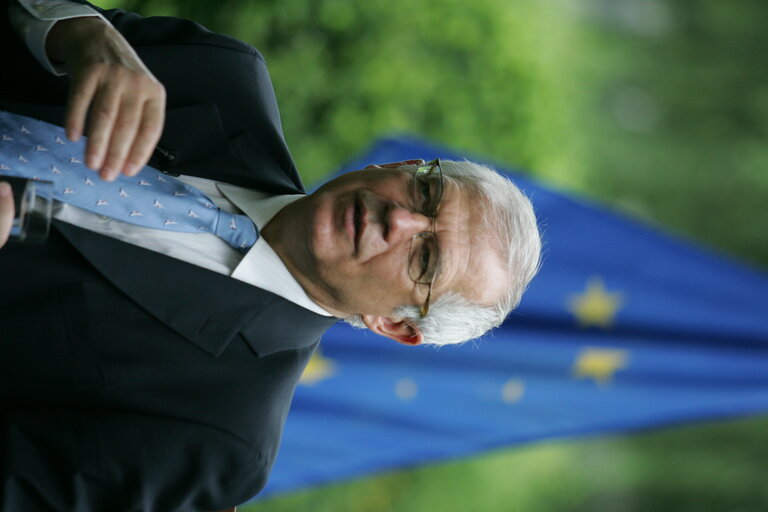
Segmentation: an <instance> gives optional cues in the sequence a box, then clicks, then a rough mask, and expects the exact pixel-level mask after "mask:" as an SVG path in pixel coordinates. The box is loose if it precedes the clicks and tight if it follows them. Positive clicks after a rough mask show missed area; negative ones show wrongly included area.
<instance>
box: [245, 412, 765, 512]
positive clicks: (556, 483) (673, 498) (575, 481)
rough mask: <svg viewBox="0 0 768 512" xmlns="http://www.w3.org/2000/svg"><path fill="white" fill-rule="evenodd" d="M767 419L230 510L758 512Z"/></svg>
mask: <svg viewBox="0 0 768 512" xmlns="http://www.w3.org/2000/svg"><path fill="white" fill-rule="evenodd" d="M766 428H768V418H766V417H763V418H758V419H754V420H748V421H747V420H738V421H732V422H729V423H720V424H711V425H706V426H695V427H687V428H675V429H666V430H663V431H656V432H652V433H645V434H640V435H635V436H631V437H624V436H622V437H618V436H616V437H602V438H600V439H586V440H584V439H581V440H571V441H568V442H563V441H560V442H556V443H545V444H540V445H534V446H527V447H523V448H516V449H509V450H504V451H500V452H495V453H492V454H489V455H485V456H482V457H478V458H475V459H472V460H463V461H458V462H447V463H443V464H438V465H435V466H431V467H426V468H424V467H422V468H418V469H411V470H406V471H400V472H395V473H388V474H384V475H379V476H376V477H372V478H367V479H364V480H360V481H357V482H348V483H343V484H336V485H331V486H327V487H324V488H320V489H311V490H308V491H303V492H299V493H295V494H292V495H290V496H285V497H277V498H273V499H268V500H264V501H260V502H256V503H253V504H250V505H247V506H243V507H240V509H239V510H241V511H242V512H267V511H269V512H294V511H297V510H302V511H303V510H311V511H312V512H337V511H338V510H355V511H357V512H390V511H397V512H423V511H425V510H440V511H441V512H465V511H466V510H478V511H484V512H485V511H499V512H554V511H558V512H559V511H563V510H565V511H568V512H614V511H621V512H646V511H653V512H688V511H690V512H694V511H696V512H700V511H717V510H729V511H739V512H760V511H763V510H766V509H767V508H768V488H766V487H765V485H764V484H763V480H764V468H765V460H766V457H768V438H766V436H765V431H766Z"/></svg>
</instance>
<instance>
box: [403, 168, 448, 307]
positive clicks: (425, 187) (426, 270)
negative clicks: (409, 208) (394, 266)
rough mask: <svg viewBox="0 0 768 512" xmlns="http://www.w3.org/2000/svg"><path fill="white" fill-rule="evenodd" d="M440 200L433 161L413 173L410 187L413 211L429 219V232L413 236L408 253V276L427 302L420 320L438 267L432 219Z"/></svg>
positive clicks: (438, 177) (440, 181)
mask: <svg viewBox="0 0 768 512" xmlns="http://www.w3.org/2000/svg"><path fill="white" fill-rule="evenodd" d="M442 198H443V169H442V167H440V159H439V158H436V159H434V160H432V161H431V162H427V163H426V164H424V165H421V166H419V167H417V168H416V169H415V170H414V171H413V183H412V184H411V200H412V201H413V206H414V210H415V211H416V212H417V213H420V214H422V215H424V216H426V217H430V218H431V219H432V230H431V231H422V232H421V233H417V234H415V235H413V238H411V246H410V250H409V252H408V276H409V277H410V278H411V279H412V280H413V282H414V283H416V284H420V285H426V286H427V287H428V288H427V300H425V301H424V305H423V306H421V310H420V313H421V316H422V318H423V317H425V316H427V313H428V312H429V300H430V298H431V296H432V285H433V284H434V282H435V276H436V275H437V271H438V269H439V267H440V248H439V246H438V245H437V235H436V234H435V219H436V218H437V210H438V208H439V207H440V201H441V200H442Z"/></svg>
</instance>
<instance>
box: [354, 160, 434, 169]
mask: <svg viewBox="0 0 768 512" xmlns="http://www.w3.org/2000/svg"><path fill="white" fill-rule="evenodd" d="M406 165H424V160H422V159H420V158H419V159H416V160H403V161H402V162H391V163H388V164H371V165H369V166H366V169H370V168H377V167H381V168H383V169H398V168H400V167H405V166H406Z"/></svg>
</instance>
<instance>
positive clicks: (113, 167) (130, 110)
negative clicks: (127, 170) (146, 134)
mask: <svg viewBox="0 0 768 512" xmlns="http://www.w3.org/2000/svg"><path fill="white" fill-rule="evenodd" d="M142 103H143V102H140V101H137V100H136V99H135V98H133V97H131V96H128V97H127V98H125V99H124V100H123V102H122V104H121V105H120V111H119V112H118V114H117V118H116V119H115V123H114V125H113V127H112V135H111V136H110V139H109V146H108V147H107V150H106V157H105V159H104V165H103V166H102V167H101V171H100V172H99V174H100V175H101V177H102V179H105V180H107V181H112V180H114V179H115V178H117V176H118V174H120V171H121V170H122V169H123V165H124V162H125V157H126V156H127V155H128V151H129V150H130V149H131V147H132V146H133V145H134V139H136V137H137V135H138V134H137V130H139V127H140V123H141V117H142V113H143V105H142Z"/></svg>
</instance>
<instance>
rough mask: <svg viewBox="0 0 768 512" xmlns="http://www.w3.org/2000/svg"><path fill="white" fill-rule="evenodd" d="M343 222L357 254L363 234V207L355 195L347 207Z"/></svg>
mask: <svg viewBox="0 0 768 512" xmlns="http://www.w3.org/2000/svg"><path fill="white" fill-rule="evenodd" d="M344 223H345V225H346V230H347V234H348V235H349V238H350V240H351V241H352V244H353V246H354V250H355V254H357V251H358V246H359V244H360V238H361V236H362V234H363V208H362V205H361V204H360V198H359V197H355V198H354V199H353V200H352V202H351V203H350V205H349V206H348V207H347V211H346V214H345V222H344Z"/></svg>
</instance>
